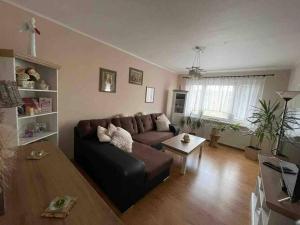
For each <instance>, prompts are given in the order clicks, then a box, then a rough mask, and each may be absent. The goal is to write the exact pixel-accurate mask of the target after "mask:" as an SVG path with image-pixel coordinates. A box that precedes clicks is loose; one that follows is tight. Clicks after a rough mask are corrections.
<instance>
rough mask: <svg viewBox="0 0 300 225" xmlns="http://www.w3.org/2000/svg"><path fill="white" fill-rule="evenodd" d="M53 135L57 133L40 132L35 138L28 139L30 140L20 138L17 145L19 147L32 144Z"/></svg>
mask: <svg viewBox="0 0 300 225" xmlns="http://www.w3.org/2000/svg"><path fill="white" fill-rule="evenodd" d="M54 134H57V132H56V131H55V132H54V131H48V132H41V133H39V134H36V136H34V137H30V138H20V140H19V143H20V145H27V144H30V143H32V142H35V141H38V140H41V139H44V138H46V137H49V136H52V135H54Z"/></svg>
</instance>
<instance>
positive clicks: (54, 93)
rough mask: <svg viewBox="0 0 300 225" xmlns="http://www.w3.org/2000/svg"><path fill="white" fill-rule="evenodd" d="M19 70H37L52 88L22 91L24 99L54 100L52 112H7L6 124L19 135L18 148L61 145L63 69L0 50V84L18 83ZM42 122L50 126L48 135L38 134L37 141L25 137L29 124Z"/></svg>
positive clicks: (36, 59) (15, 109)
mask: <svg viewBox="0 0 300 225" xmlns="http://www.w3.org/2000/svg"><path fill="white" fill-rule="evenodd" d="M17 66H21V67H24V68H28V67H33V68H35V70H36V71H37V72H38V73H39V74H40V76H41V79H43V80H45V81H46V83H47V84H49V85H50V88H49V90H41V89H25V88H21V87H19V88H18V89H19V92H20V95H21V97H22V98H24V97H29V98H40V97H46V98H51V99H52V112H47V113H40V114H35V115H22V116H19V115H18V110H17V108H12V109H4V110H3V111H4V121H3V123H5V124H7V125H9V126H10V127H13V128H14V129H15V130H16V131H17V135H15V136H16V139H15V143H16V144H17V145H26V144H30V143H33V142H36V141H40V140H45V139H47V140H49V141H50V142H52V143H54V144H55V145H58V70H59V69H60V66H58V65H55V64H53V63H49V62H47V61H44V60H41V59H38V58H35V57H30V56H25V55H21V54H16V53H14V51H13V50H6V49H0V80H13V81H16V69H15V68H16V67H17ZM40 122H43V123H46V124H47V131H43V132H39V133H35V134H34V135H33V137H24V131H25V128H26V127H27V126H28V124H30V123H40Z"/></svg>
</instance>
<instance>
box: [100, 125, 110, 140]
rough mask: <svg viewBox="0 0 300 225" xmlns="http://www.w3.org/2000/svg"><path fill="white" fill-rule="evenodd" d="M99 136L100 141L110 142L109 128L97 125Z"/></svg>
mask: <svg viewBox="0 0 300 225" xmlns="http://www.w3.org/2000/svg"><path fill="white" fill-rule="evenodd" d="M97 136H98V139H99V141H100V142H110V141H111V137H110V136H108V135H107V129H106V128H104V127H101V126H98V127H97Z"/></svg>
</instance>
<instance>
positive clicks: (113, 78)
mask: <svg viewBox="0 0 300 225" xmlns="http://www.w3.org/2000/svg"><path fill="white" fill-rule="evenodd" d="M116 90H117V72H116V71H113V70H108V69H104V68H100V77H99V91H101V92H107V93H116Z"/></svg>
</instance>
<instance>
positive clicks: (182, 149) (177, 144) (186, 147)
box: [162, 133, 205, 155]
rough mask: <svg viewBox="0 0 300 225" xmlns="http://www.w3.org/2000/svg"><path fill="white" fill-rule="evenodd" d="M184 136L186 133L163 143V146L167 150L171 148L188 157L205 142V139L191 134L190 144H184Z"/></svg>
mask: <svg viewBox="0 0 300 225" xmlns="http://www.w3.org/2000/svg"><path fill="white" fill-rule="evenodd" d="M184 135H185V133H182V134H179V135H177V136H175V137H172V138H170V139H168V140H165V141H164V142H162V144H163V145H164V146H166V147H167V148H170V149H172V150H174V151H177V152H179V153H181V154H184V155H188V154H190V153H192V152H193V151H194V150H195V149H197V148H198V147H199V146H200V145H202V144H203V143H204V142H205V139H204V138H202V137H198V136H194V135H191V134H189V136H190V142H189V143H183V142H182V141H181V140H183V136H184Z"/></svg>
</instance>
